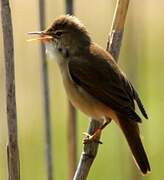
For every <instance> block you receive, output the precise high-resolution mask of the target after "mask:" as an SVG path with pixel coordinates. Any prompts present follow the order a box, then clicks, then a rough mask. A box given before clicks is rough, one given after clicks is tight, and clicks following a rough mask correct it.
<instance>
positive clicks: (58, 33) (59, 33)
mask: <svg viewBox="0 0 164 180" xmlns="http://www.w3.org/2000/svg"><path fill="white" fill-rule="evenodd" d="M62 34H63V32H61V31H58V32H56V33H55V35H56V36H61V35H62Z"/></svg>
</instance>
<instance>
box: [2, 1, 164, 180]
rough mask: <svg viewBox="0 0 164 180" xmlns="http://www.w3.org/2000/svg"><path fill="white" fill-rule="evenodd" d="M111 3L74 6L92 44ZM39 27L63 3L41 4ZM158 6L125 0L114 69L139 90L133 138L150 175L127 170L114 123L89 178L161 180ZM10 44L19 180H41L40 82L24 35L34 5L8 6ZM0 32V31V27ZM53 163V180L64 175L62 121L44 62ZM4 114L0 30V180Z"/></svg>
mask: <svg viewBox="0 0 164 180" xmlns="http://www.w3.org/2000/svg"><path fill="white" fill-rule="evenodd" d="M115 3H116V1H114V0H111V1H107V0H102V1H99V0H94V1H87V0H83V1H75V14H76V16H78V17H79V18H80V19H81V20H82V22H83V23H84V24H85V25H86V27H87V29H88V31H89V32H90V34H91V36H92V37H93V39H94V40H95V41H96V42H97V43H98V44H100V45H101V46H103V47H104V48H105V47H106V40H107V35H108V32H109V30H110V26H111V21H112V16H113V13H114V6H115ZM46 6H47V7H46V11H47V13H46V14H47V25H50V24H51V23H52V22H53V20H54V18H56V17H57V16H59V15H61V14H63V13H64V8H65V5H64V1H60V0H55V1H51V0H47V1H46ZM163 7H164V1H162V0H158V1H153V0H146V1H137V0H134V1H131V2H130V6H129V12H128V17H127V22H126V26H125V34H124V40H123V43H122V49H121V54H120V66H121V67H122V69H123V70H124V71H125V72H126V74H127V76H128V77H129V79H130V80H131V81H132V82H133V84H135V86H136V88H137V90H138V91H139V93H140V95H141V97H142V100H143V102H144V104H145V107H146V109H147V111H148V114H149V120H148V121H147V120H143V123H142V128H141V134H142V135H143V137H144V138H143V142H144V144H145V148H146V150H147V152H148V155H149V159H150V162H151V167H152V172H151V174H149V175H147V176H144V177H141V176H140V175H139V174H138V172H137V168H136V167H135V166H134V165H133V162H132V158H131V153H130V152H129V149H128V146H127V144H126V142H125V140H124V137H123V135H122V133H121V132H120V130H119V129H118V127H116V125H115V124H114V123H111V125H109V126H108V127H107V128H106V129H105V131H104V133H103V137H102V141H103V142H104V144H103V145H102V146H101V147H100V149H99V152H98V156H97V158H96V161H95V163H94V165H93V167H92V169H91V172H90V175H89V179H90V180H95V179H101V180H106V179H113V180H123V179H126V180H135V179H138V180H139V179H144V180H161V179H162V178H163V177H164V172H163V168H164V165H163V162H164V153H163V152H164V142H163V139H162V137H164V130H163V128H164V120H163V119H164V111H163V106H164V96H163V92H164V71H163V67H164V46H163V39H164V21H163V19H164V14H163ZM11 9H12V17H13V27H14V42H15V70H16V97H17V112H18V130H19V132H18V133H19V145H20V158H21V178H22V180H29V179H30V180H45V179H46V168H45V156H44V152H45V145H44V128H43V125H44V123H43V110H42V96H41V95H42V93H41V92H42V89H41V88H42V84H41V72H40V58H39V51H38V48H39V43H38V42H33V43H28V42H26V39H27V38H28V37H27V35H26V33H27V32H28V31H33V30H38V27H39V25H38V22H39V21H38V4H37V1H32V0H29V1H22V0H13V1H11ZM0 30H1V29H0ZM48 68H49V77H50V78H49V82H50V97H51V116H52V120H53V122H52V131H53V133H52V137H53V162H54V163H55V166H54V167H55V177H56V179H57V180H59V179H62V180H64V179H66V177H67V143H66V125H67V124H66V116H67V101H66V96H65V93H64V91H63V87H62V82H61V77H60V74H59V70H58V68H57V66H56V64H55V62H54V61H51V60H49V61H48ZM87 125H88V121H87V117H86V116H84V115H83V114H81V113H79V114H78V153H79V155H80V153H81V150H82V132H83V131H86V129H87ZM6 129H7V128H6V115H5V84H4V57H3V47H2V32H0V179H2V180H5V179H7V175H6V174H7V163H6V143H7V130H6Z"/></svg>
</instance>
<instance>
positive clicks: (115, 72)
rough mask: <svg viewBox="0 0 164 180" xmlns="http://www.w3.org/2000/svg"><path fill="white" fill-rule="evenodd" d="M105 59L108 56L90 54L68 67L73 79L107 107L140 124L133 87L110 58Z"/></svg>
mask: <svg viewBox="0 0 164 180" xmlns="http://www.w3.org/2000/svg"><path fill="white" fill-rule="evenodd" d="M104 58H107V55H106V54H105V56H100V55H97V54H91V53H89V54H88V55H87V58H86V56H84V57H81V58H79V57H78V58H74V59H71V60H70V61H69V64H68V67H69V71H70V75H71V77H72V79H73V80H74V81H75V82H76V83H77V84H78V85H79V86H81V87H82V88H83V89H85V90H86V91H87V92H88V93H89V94H91V95H92V96H94V97H95V98H96V99H98V100H99V101H101V102H102V103H104V104H105V105H106V106H109V107H110V108H112V109H113V110H115V111H117V112H120V113H122V114H124V115H126V117H128V118H130V119H133V120H135V121H138V122H140V121H141V119H140V117H139V116H138V115H137V114H136V113H135V111H134V101H133V99H134V98H133V93H132V89H131V86H130V85H129V86H128V84H127V83H128V81H127V80H126V78H125V76H124V75H123V74H122V73H121V71H120V70H119V68H118V66H117V64H115V62H114V61H113V60H111V59H110V56H109V57H108V59H107V60H106V59H104ZM93 61H94V65H93Z"/></svg>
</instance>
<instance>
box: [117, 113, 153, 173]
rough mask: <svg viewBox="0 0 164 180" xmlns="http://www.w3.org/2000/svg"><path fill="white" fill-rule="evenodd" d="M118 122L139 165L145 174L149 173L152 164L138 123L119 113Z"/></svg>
mask: <svg viewBox="0 0 164 180" xmlns="http://www.w3.org/2000/svg"><path fill="white" fill-rule="evenodd" d="M118 123H119V126H120V127H121V129H122V131H123V133H124V135H125V137H126V139H127V142H128V144H129V147H130V149H131V151H132V153H133V157H134V159H135V161H136V163H137V165H138V167H139V168H140V170H141V171H142V173H143V174H146V173H148V172H149V171H150V165H149V161H148V158H147V155H146V152H145V150H144V147H143V145H142V142H141V139H140V136H139V128H138V125H137V123H136V122H134V121H132V120H128V119H126V118H124V116H122V115H118Z"/></svg>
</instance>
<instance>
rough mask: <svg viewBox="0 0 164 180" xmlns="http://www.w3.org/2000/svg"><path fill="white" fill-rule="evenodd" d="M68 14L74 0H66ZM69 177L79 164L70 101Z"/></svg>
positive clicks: (72, 110) (70, 177) (74, 114)
mask: <svg viewBox="0 0 164 180" xmlns="http://www.w3.org/2000/svg"><path fill="white" fill-rule="evenodd" d="M65 3H66V14H70V15H72V14H73V13H74V6H73V0H66V1H65ZM67 127H68V129H67V133H68V134H67V137H68V141H67V142H68V179H69V180H72V179H73V176H74V173H75V171H76V164H77V145H76V144H77V143H76V142H77V125H76V109H75V108H74V107H73V106H72V104H71V103H70V102H68V124H67Z"/></svg>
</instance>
